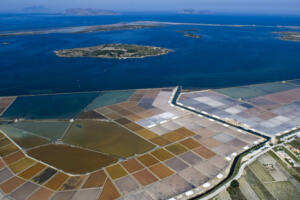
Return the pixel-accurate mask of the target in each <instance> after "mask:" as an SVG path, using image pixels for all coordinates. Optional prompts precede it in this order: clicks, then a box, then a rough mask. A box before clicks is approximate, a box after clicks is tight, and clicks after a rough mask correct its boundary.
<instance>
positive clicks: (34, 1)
mask: <svg viewBox="0 0 300 200" xmlns="http://www.w3.org/2000/svg"><path fill="white" fill-rule="evenodd" d="M28 6H45V7H48V8H51V9H59V10H63V9H65V8H75V7H81V8H99V9H110V10H119V11H126V10H128V11H175V10H182V9H191V8H192V9H198V10H211V11H215V12H238V13H242V12H247V13H289V14H292V13H294V14H299V13H300V0H0V11H14V10H21V9H22V8H23V7H28Z"/></svg>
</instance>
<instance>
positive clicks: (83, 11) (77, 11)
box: [64, 8, 119, 16]
mask: <svg viewBox="0 0 300 200" xmlns="http://www.w3.org/2000/svg"><path fill="white" fill-rule="evenodd" d="M64 14H65V15H71V16H112V15H119V13H117V12H114V11H111V10H101V9H92V8H73V9H66V10H65V12H64Z"/></svg>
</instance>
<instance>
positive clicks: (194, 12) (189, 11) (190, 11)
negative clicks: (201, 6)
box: [178, 9, 213, 15]
mask: <svg viewBox="0 0 300 200" xmlns="http://www.w3.org/2000/svg"><path fill="white" fill-rule="evenodd" d="M178 13H179V14H185V15H205V14H213V12H212V11H209V10H193V9H184V10H181V11H179V12H178Z"/></svg>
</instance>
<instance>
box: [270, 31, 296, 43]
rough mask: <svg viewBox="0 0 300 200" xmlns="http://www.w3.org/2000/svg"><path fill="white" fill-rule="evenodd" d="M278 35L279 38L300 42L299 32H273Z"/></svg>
mask: <svg viewBox="0 0 300 200" xmlns="http://www.w3.org/2000/svg"><path fill="white" fill-rule="evenodd" d="M275 33H276V34H279V35H280V40H286V41H292V42H300V32H292V31H290V32H275Z"/></svg>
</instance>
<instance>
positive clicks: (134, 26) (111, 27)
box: [0, 23, 161, 37]
mask: <svg viewBox="0 0 300 200" xmlns="http://www.w3.org/2000/svg"><path fill="white" fill-rule="evenodd" d="M159 26H161V25H159V24H138V23H128V24H122V23H120V24H108V25H96V26H78V27H66V28H54V29H47V30H36V31H17V32H8V33H0V37H8V36H23V35H42V34H50V33H90V32H103V31H120V30H136V29H143V28H155V27H159Z"/></svg>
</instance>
